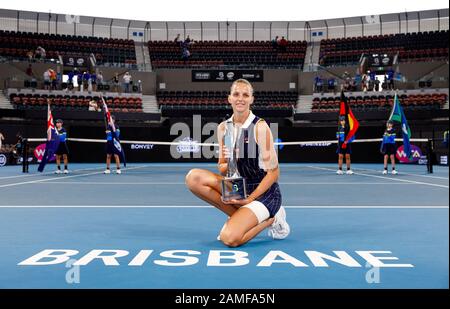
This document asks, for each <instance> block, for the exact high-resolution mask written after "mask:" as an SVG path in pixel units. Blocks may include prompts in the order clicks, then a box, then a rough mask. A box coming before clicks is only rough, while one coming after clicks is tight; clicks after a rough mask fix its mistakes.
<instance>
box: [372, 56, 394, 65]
mask: <svg viewBox="0 0 450 309" xmlns="http://www.w3.org/2000/svg"><path fill="white" fill-rule="evenodd" d="M393 60H394V55H390V54H371V55H370V56H369V66H371V67H387V66H391V65H392V62H393Z"/></svg>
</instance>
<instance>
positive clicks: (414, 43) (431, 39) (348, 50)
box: [320, 30, 448, 66]
mask: <svg viewBox="0 0 450 309" xmlns="http://www.w3.org/2000/svg"><path fill="white" fill-rule="evenodd" d="M397 52H398V53H399V61H400V62H416V61H432V60H447V59H448V30H445V31H444V30H442V31H434V32H433V31H430V32H426V31H425V32H419V33H406V34H405V33H401V34H395V35H394V34H389V35H388V34H385V35H374V36H365V37H351V38H339V39H327V40H322V41H321V43H320V64H322V65H324V66H332V65H351V64H356V63H358V61H359V59H360V57H361V54H363V53H364V54H369V53H383V54H385V53H387V54H397Z"/></svg>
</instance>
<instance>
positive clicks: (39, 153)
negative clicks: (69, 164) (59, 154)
mask: <svg viewBox="0 0 450 309" xmlns="http://www.w3.org/2000/svg"><path fill="white" fill-rule="evenodd" d="M44 152H45V144H40V145H38V146H37V147H36V148H35V149H34V152H33V153H34V157H35V158H36V160H37V161H38V162H41V161H42V158H43V157H44ZM55 160H56V156H55V155H53V156H52V157H51V158H50V159H49V160H48V162H53V161H55Z"/></svg>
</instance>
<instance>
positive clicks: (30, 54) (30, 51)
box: [27, 50, 34, 62]
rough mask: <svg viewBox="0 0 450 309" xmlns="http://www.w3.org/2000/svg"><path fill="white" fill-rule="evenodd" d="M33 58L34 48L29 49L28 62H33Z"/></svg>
mask: <svg viewBox="0 0 450 309" xmlns="http://www.w3.org/2000/svg"><path fill="white" fill-rule="evenodd" d="M33 58H34V53H33V51H32V50H29V51H28V52H27V59H28V62H33Z"/></svg>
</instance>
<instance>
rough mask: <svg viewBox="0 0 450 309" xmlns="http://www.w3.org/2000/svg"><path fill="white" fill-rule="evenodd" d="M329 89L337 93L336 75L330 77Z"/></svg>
mask: <svg viewBox="0 0 450 309" xmlns="http://www.w3.org/2000/svg"><path fill="white" fill-rule="evenodd" d="M328 91H332V92H334V93H336V79H335V78H334V77H330V78H329V79H328Z"/></svg>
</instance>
